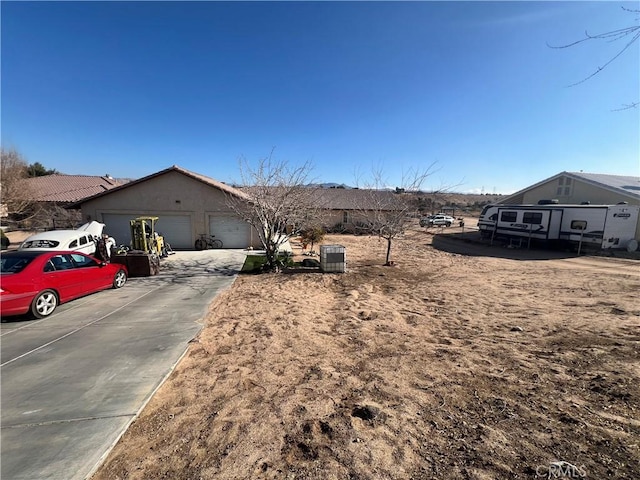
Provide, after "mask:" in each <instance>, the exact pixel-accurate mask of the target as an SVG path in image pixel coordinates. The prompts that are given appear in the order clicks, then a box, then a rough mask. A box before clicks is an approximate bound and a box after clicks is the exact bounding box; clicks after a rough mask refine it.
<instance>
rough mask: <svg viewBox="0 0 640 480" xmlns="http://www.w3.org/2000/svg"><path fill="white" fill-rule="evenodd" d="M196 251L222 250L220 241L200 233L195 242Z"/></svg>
mask: <svg viewBox="0 0 640 480" xmlns="http://www.w3.org/2000/svg"><path fill="white" fill-rule="evenodd" d="M195 247H196V250H206V249H208V248H222V240H220V239H218V238H215V235H207V234H206V233H201V234H200V238H199V239H197V240H196V244H195Z"/></svg>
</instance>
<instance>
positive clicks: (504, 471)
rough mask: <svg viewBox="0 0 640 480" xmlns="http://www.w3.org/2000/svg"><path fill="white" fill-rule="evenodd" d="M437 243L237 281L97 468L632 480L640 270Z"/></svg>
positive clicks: (180, 473)
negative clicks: (322, 268)
mask: <svg viewBox="0 0 640 480" xmlns="http://www.w3.org/2000/svg"><path fill="white" fill-rule="evenodd" d="M433 238H434V237H433V236H432V235H430V234H427V233H425V232H424V230H420V231H419V230H415V231H411V232H409V233H408V234H407V235H406V236H405V238H404V239H402V240H400V241H398V242H396V243H395V244H394V246H393V254H392V255H393V259H394V260H395V261H396V266H395V267H383V266H382V264H383V263H384V252H385V244H384V243H383V242H380V241H379V240H378V239H376V238H371V237H349V236H334V237H328V238H327V239H326V240H325V243H337V244H342V245H344V246H346V249H347V258H348V272H347V273H346V274H331V275H322V274H298V273H297V274H290V275H286V274H284V275H262V276H242V277H240V278H239V279H238V281H237V282H236V283H235V284H234V286H233V288H232V289H230V290H229V291H228V292H227V293H225V294H224V295H222V296H220V297H219V298H218V299H217V301H216V302H215V304H214V305H213V306H212V308H211V310H210V313H209V316H208V317H207V324H206V326H205V328H204V329H203V331H202V332H201V334H200V335H199V337H198V339H197V341H196V342H194V343H193V344H192V345H191V346H190V348H189V351H188V353H187V355H186V356H185V358H184V359H183V360H182V362H181V363H180V364H179V366H178V367H177V369H176V370H175V372H174V373H173V374H172V376H171V377H170V379H169V380H168V382H167V383H166V384H165V385H164V386H163V387H162V388H161V389H160V390H159V392H158V393H157V395H156V396H155V397H154V398H153V399H152V401H151V402H150V403H149V405H148V406H147V408H146V409H145V410H144V412H143V413H142V415H141V416H140V418H139V419H138V420H137V421H136V422H135V423H134V424H133V425H132V426H131V428H130V429H129V431H128V432H127V433H126V434H125V435H124V437H123V438H122V439H121V442H120V443H119V444H118V445H117V446H116V448H115V449H114V450H113V451H112V453H111V455H110V456H109V458H108V459H107V461H106V462H105V464H104V465H103V467H102V468H101V469H100V470H99V472H98V473H97V475H96V476H95V478H96V479H100V480H103V479H104V480H107V479H109V480H111V479H125V478H126V479H161V478H202V479H216V480H218V479H246V478H264V479H267V478H268V479H322V480H326V479H362V480H364V479H371V480H378V479H436V478H437V479H514V478H532V479H533V478H557V477H550V475H556V474H558V473H562V472H564V473H565V474H566V475H570V476H571V478H590V479H598V480H600V479H604V478H616V479H621V478H626V479H637V478H640V421H639V420H638V412H639V411H640V305H639V304H638V297H637V294H638V291H640V276H639V275H638V272H639V266H640V264H639V263H638V262H637V261H633V260H619V259H609V258H595V257H582V258H575V257H573V256H572V255H567V254H565V255H561V258H550V257H552V256H550V255H545V254H540V255H538V257H537V258H533V259H531V258H529V259H523V258H514V255H513V254H512V253H508V252H506V253H505V252H500V251H498V250H494V253H495V255H492V256H488V255H486V254H485V253H482V252H476V253H481V254H480V255H478V254H473V252H467V254H465V255H463V254H459V253H452V251H445V250H442V249H436V248H434V247H433V242H432V241H433ZM436 243H437V242H436ZM496 248H498V247H496ZM449 250H451V249H449ZM566 478H569V477H566Z"/></svg>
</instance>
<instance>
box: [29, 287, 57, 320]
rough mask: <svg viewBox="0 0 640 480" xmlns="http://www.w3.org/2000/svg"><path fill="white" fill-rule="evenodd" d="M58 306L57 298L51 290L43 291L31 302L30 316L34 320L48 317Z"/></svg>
mask: <svg viewBox="0 0 640 480" xmlns="http://www.w3.org/2000/svg"><path fill="white" fill-rule="evenodd" d="M57 306H58V296H57V295H56V292H54V291H53V290H44V291H43V292H40V293H39V294H38V295H36V298H34V299H33V302H31V314H32V315H33V316H34V317H36V318H44V317H48V316H49V315H51V314H52V313H53V311H54V310H55V309H56V307H57Z"/></svg>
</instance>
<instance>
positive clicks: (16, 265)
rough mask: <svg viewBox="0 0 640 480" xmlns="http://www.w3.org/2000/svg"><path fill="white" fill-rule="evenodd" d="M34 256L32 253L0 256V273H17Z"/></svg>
mask: <svg viewBox="0 0 640 480" xmlns="http://www.w3.org/2000/svg"><path fill="white" fill-rule="evenodd" d="M34 258H36V257H34V256H33V255H11V256H9V255H3V256H2V258H0V273H18V272H21V271H22V270H24V268H25V267H26V266H27V265H29V264H30V263H31V261H32V260H33V259H34Z"/></svg>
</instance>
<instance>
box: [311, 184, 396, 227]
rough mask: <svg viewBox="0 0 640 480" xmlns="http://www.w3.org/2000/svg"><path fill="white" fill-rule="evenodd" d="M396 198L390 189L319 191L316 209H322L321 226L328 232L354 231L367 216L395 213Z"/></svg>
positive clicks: (325, 189) (329, 189) (326, 189)
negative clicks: (317, 207) (385, 212)
mask: <svg viewBox="0 0 640 480" xmlns="http://www.w3.org/2000/svg"><path fill="white" fill-rule="evenodd" d="M398 195H399V194H398V193H396V192H394V191H392V190H369V189H358V188H324V189H320V190H319V191H318V206H319V207H320V208H321V209H322V215H321V220H322V224H323V226H324V227H325V228H326V229H327V230H328V231H347V232H350V231H356V230H357V227H358V226H360V225H361V224H363V223H366V217H367V216H369V215H375V213H381V212H384V211H388V212H394V211H396V210H397V208H398V202H397V200H398ZM374 212H375V213H374Z"/></svg>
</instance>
